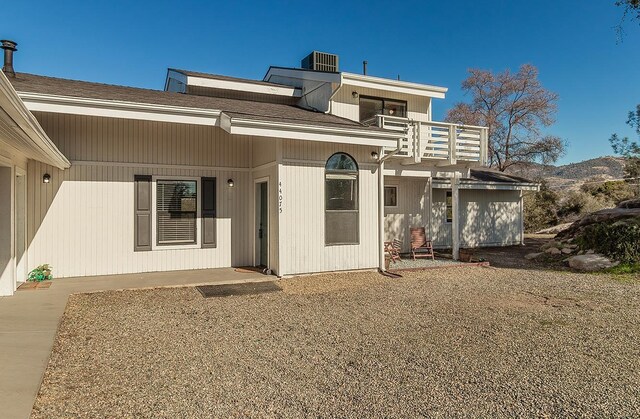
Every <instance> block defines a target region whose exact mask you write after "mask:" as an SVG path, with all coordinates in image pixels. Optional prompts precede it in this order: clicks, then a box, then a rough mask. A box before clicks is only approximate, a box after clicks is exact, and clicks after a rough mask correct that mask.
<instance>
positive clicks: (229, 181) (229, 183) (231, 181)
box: [227, 179, 236, 188]
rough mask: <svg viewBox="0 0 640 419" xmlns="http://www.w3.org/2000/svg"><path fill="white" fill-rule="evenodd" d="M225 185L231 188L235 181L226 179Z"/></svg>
mask: <svg viewBox="0 0 640 419" xmlns="http://www.w3.org/2000/svg"><path fill="white" fill-rule="evenodd" d="M227 186H228V187H230V188H233V187H234V186H236V184H235V183H233V179H228V180H227Z"/></svg>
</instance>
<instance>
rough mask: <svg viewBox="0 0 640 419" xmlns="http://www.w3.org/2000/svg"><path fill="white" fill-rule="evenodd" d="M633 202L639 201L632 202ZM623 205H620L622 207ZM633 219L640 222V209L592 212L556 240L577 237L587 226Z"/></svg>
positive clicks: (609, 209) (614, 209)
mask: <svg viewBox="0 0 640 419" xmlns="http://www.w3.org/2000/svg"><path fill="white" fill-rule="evenodd" d="M632 201H638V200H632ZM624 202H630V201H624ZM624 202H623V203H624ZM623 203H621V204H620V205H622V204H623ZM628 205H635V204H633V203H630V204H628ZM631 218H637V219H638V221H640V207H637V208H636V207H633V208H607V209H603V210H600V211H596V212H592V213H591V214H588V215H585V216H584V217H582V218H581V219H579V220H578V221H576V222H574V223H573V224H571V227H569V228H568V229H566V230H564V231H561V232H560V233H558V235H557V236H556V238H557V239H565V238H569V237H575V236H576V235H577V234H578V233H579V232H580V231H582V230H583V229H584V228H585V227H586V226H588V225H591V224H595V223H615V222H618V221H621V220H628V219H631Z"/></svg>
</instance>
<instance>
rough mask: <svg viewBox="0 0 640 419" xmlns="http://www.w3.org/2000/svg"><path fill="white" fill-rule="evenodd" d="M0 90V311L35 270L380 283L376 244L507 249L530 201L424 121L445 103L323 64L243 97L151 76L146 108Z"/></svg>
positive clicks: (109, 88) (24, 89)
mask: <svg viewBox="0 0 640 419" xmlns="http://www.w3.org/2000/svg"><path fill="white" fill-rule="evenodd" d="M9 46H11V45H9ZM13 48H14V49H15V45H13ZM10 51H11V52H12V51H13V50H11V49H10ZM10 70H12V68H11V69H10ZM0 87H2V89H3V90H2V93H3V94H4V96H2V97H1V98H0V99H3V101H2V102H0V103H1V104H2V109H3V110H5V113H4V114H3V115H0V116H2V121H1V122H2V123H3V125H2V128H3V129H2V130H1V131H0V144H2V152H1V153H0V165H2V167H1V168H0V191H1V192H0V193H2V196H3V200H2V202H8V201H7V200H5V199H4V197H10V198H11V199H10V200H9V201H10V202H11V203H9V204H4V205H5V207H6V208H4V209H3V211H2V212H1V213H0V226H1V227H2V232H3V234H2V240H3V243H0V245H1V246H0V249H2V250H1V252H2V263H3V264H5V265H6V266H7V267H6V268H5V269H4V273H3V276H2V282H1V284H2V288H1V290H2V291H1V293H2V294H3V295H7V294H11V293H12V292H13V291H14V290H15V288H16V286H17V284H18V283H19V282H21V281H24V280H25V278H26V273H27V272H28V270H30V269H32V268H33V267H35V266H37V265H39V264H42V263H49V264H51V265H53V267H54V273H55V275H56V276H58V277H68V276H87V275H105V274H120V273H133V272H153V271H171V270H181V269H203V268H217V267H229V266H263V267H264V268H265V269H267V270H269V271H271V272H272V273H273V274H276V275H278V276H284V275H293V274H300V273H311V272H323V271H334V270H351V269H369V268H376V267H379V268H381V269H384V255H383V254H382V249H383V242H384V241H386V240H390V239H393V238H397V239H400V240H402V241H403V244H404V249H403V250H404V251H408V247H409V238H408V232H409V229H410V228H411V227H416V226H421V227H425V229H426V230H427V232H428V235H430V236H431V237H432V238H433V239H434V244H435V245H436V247H442V248H452V249H453V254H454V256H457V251H458V249H459V247H460V246H466V247H475V246H486V245H510V244H517V243H520V242H521V240H522V237H523V230H522V215H523V214H522V210H523V208H522V198H521V197H522V191H523V190H526V189H534V188H536V186H535V185H533V184H531V183H529V182H527V181H526V180H524V179H519V178H514V177H510V176H505V175H502V174H497V173H494V172H492V171H489V170H488V169H484V168H483V166H484V164H485V161H486V157H487V133H486V129H485V128H483V127H470V126H461V125H452V124H445V123H442V122H435V121H432V119H431V110H432V101H433V99H442V98H444V95H445V93H446V89H445V88H442V87H436V86H429V85H424V84H416V83H409V82H404V81H399V80H388V79H381V78H377V77H372V76H369V75H366V74H353V73H346V72H341V71H339V68H338V57H337V56H334V55H331V54H324V53H318V52H314V53H312V54H311V55H310V56H309V57H306V58H305V59H303V60H302V65H301V67H300V68H288V67H270V68H269V69H268V71H267V73H266V75H265V77H264V79H263V80H260V81H257V80H247V79H238V78H233V77H228V76H218V75H212V74H206V73H199V72H192V71H186V70H179V69H169V70H168V71H167V78H166V83H165V89H164V90H147V89H139V88H133V87H123V86H113V85H104V84H98V83H89V82H82V81H75V80H67V79H58V78H50V77H44V76H37V75H31V74H24V73H19V72H18V73H14V72H13V71H7V72H6V75H2V76H1V77H0ZM14 114H15V115H14ZM19 118H22V119H19ZM5 232H6V234H5ZM7 234H8V235H7ZM7 237H9V238H7Z"/></svg>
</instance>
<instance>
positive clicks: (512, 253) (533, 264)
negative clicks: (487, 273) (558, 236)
mask: <svg viewBox="0 0 640 419" xmlns="http://www.w3.org/2000/svg"><path fill="white" fill-rule="evenodd" d="M551 240H553V239H550V238H537V237H536V238H533V237H527V238H525V241H524V242H525V244H524V246H522V245H517V246H507V247H481V248H479V249H476V250H475V251H474V257H476V258H484V259H485V260H487V261H489V263H490V264H491V266H494V267H496V268H511V269H534V270H541V271H570V270H571V269H570V268H569V267H568V266H567V265H565V264H564V263H563V259H565V258H566V257H567V256H566V255H565V256H563V257H553V256H551V255H547V254H544V255H540V256H539V257H538V258H535V259H532V260H527V259H525V258H524V257H525V256H526V255H527V254H529V253H539V252H541V250H540V246H542V245H543V244H545V243H547V242H549V241H551Z"/></svg>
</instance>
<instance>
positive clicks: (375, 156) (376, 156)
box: [371, 151, 378, 161]
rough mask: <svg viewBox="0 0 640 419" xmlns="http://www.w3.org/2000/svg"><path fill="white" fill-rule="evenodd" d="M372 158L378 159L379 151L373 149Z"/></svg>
mask: <svg viewBox="0 0 640 419" xmlns="http://www.w3.org/2000/svg"><path fill="white" fill-rule="evenodd" d="M371 160H373V161H376V160H378V152H377V151H372V152H371Z"/></svg>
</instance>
